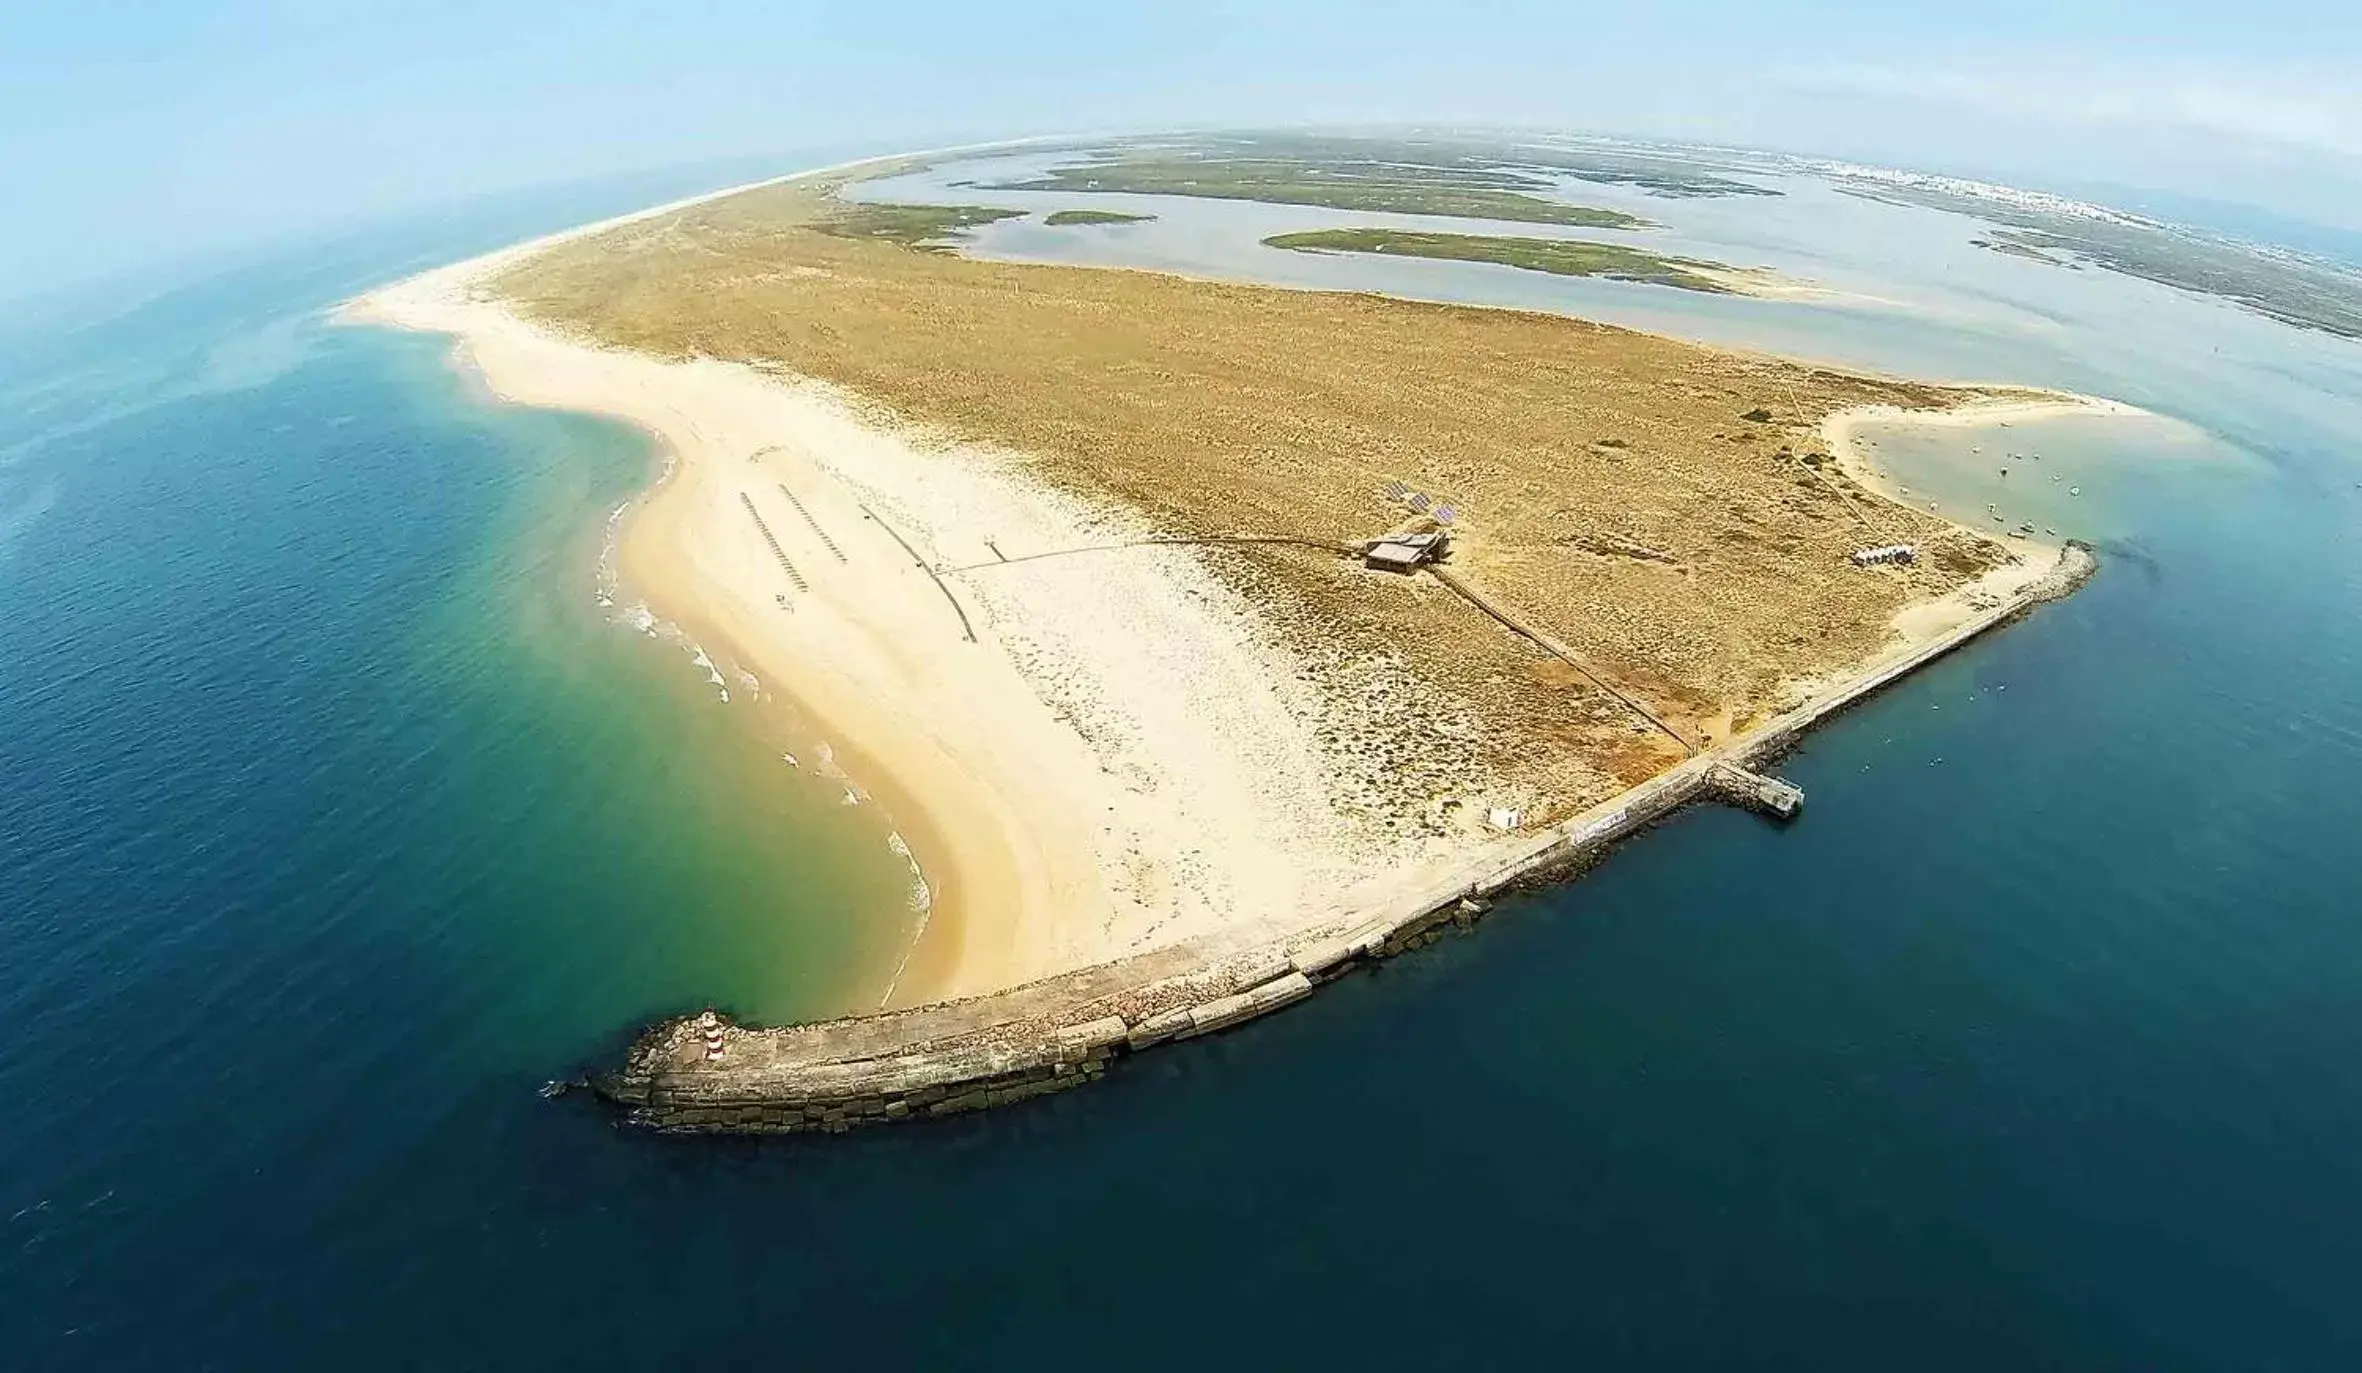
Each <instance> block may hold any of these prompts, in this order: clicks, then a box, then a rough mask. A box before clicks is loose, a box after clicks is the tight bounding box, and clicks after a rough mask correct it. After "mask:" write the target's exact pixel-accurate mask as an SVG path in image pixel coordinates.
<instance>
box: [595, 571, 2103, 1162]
mask: <svg viewBox="0 0 2362 1373" xmlns="http://www.w3.org/2000/svg"><path fill="white" fill-rule="evenodd" d="M2094 569H2095V564H2094V562H2093V560H2092V557H2091V554H2090V552H2089V551H2088V550H2087V549H2086V548H2084V547H2083V546H2081V545H2079V544H2070V545H2068V547H2067V548H2066V549H2064V550H2063V551H2062V552H2061V553H2060V555H2059V560H2058V564H2057V566H2056V567H2055V568H2053V569H2052V571H2051V572H2050V574H2049V575H2048V576H2046V577H2045V578H2043V579H2042V580H2041V581H2039V582H2037V583H2036V584H2034V585H2033V586H2030V587H2028V588H2027V589H2026V590H2024V591H2022V592H2020V593H2019V594H2018V595H2016V596H2014V597H2012V598H2010V599H2009V600H2007V601H2005V602H2003V603H2001V604H1999V605H1996V606H1994V607H1991V608H1989V609H1987V610H1984V611H1982V612H1980V613H1979V614H1977V615H1976V616H1975V617H1974V618H1972V619H1970V620H1969V621H1967V622H1966V623H1964V624H1962V625H1960V626H1959V627H1958V628H1957V629H1954V630H1953V631H1951V632H1950V633H1948V634H1946V635H1944V636H1943V637H1942V638H1940V639H1937V640H1936V641H1934V642H1932V643H1929V644H1926V645H1923V646H1921V647H1919V648H1917V649H1915V650H1912V651H1910V652H1908V653H1904V654H1900V655H1897V656H1896V657H1894V658H1893V659H1890V660H1888V661H1885V662H1882V663H1880V664H1878V665H1876V666H1875V667H1874V668H1873V669H1871V670H1870V671H1868V672H1866V673H1864V674H1863V675H1862V676H1861V677H1859V678H1856V679H1854V680H1853V681H1850V682H1848V683H1846V684H1844V685H1843V686H1841V687H1837V688H1834V689H1831V690H1829V691H1826V692H1824V693H1822V694H1821V695H1818V696H1816V697H1814V698H1812V699H1811V700H1808V701H1806V702H1804V703H1802V704H1800V705H1798V706H1796V707H1795V708H1793V709H1791V710H1789V711H1786V712H1784V713H1783V714H1781V715H1779V716H1777V717H1775V718H1773V719H1772V720H1771V721H1769V722H1768V723H1766V724H1765V725H1764V726H1763V727H1761V728H1759V729H1757V730H1755V731H1753V732H1751V733H1749V734H1746V735H1743V736H1741V737H1739V738H1736V739H1733V740H1731V741H1729V742H1728V743H1726V744H1724V745H1722V746H1721V747H1719V748H1716V749H1714V750H1711V751H1709V752H1706V753H1702V754H1699V755H1697V756H1695V757H1693V758H1691V759H1689V760H1688V761H1686V762H1684V763H1682V764H1681V765H1679V766H1677V767H1675V768H1673V769H1671V770H1669V771H1667V772H1664V773H1662V774H1660V775H1658V776H1656V777H1653V778H1651V779H1649V780H1648V781H1646V782H1643V783H1641V784H1640V785H1639V786H1637V787H1634V788H1632V789H1631V790H1629V791H1626V792H1624V793H1623V794H1622V795H1620V796H1617V797H1615V798H1614V799H1613V800H1610V801H1608V802H1605V803H1603V804H1602V805H1599V806H1597V807H1594V808H1593V809H1591V810H1589V811H1586V812H1585V813H1583V814H1581V815H1578V816H1576V817H1574V818H1573V819H1572V820H1569V821H1567V822H1566V823H1564V824H1561V825H1558V826H1554V827H1552V828H1550V829H1547V830H1541V831H1537V832H1535V833H1532V834H1530V835H1524V836H1521V837H1519V838H1517V839H1515V840H1504V841H1503V842H1502V843H1500V844H1497V845H1494V846H1492V847H1490V848H1488V849H1487V850H1486V852H1485V853H1484V854H1483V855H1481V856H1480V857H1479V858H1478V859H1477V860H1476V861H1473V862H1471V863H1470V864H1469V865H1468V866H1467V867H1466V868H1464V869H1462V870H1461V871H1459V872H1457V873H1455V874H1453V875H1452V876H1450V877H1449V878H1446V879H1444V880H1442V881H1439V882H1438V883H1436V884H1435V885H1433V886H1431V887H1429V888H1428V889H1426V890H1424V891H1421V892H1417V893H1414V894H1411V895H1407V896H1404V897H1402V898H1400V899H1398V900H1396V901H1393V902H1391V903H1389V904H1387V905H1385V906H1382V907H1378V908H1375V909H1370V910H1364V911H1359V912H1355V913H1353V914H1351V915H1349V916H1346V917H1342V918H1340V919H1337V920H1334V921H1331V922H1329V923H1328V924H1326V925H1322V926H1318V927H1314V928H1310V929H1304V930H1296V931H1291V932H1289V933H1287V934H1285V935H1274V934H1273V933H1271V932H1270V931H1267V930H1252V929H1242V930H1237V931H1229V932H1225V933H1224V934H1222V935H1220V936H1216V937H1208V938H1205V939H1200V940H1195V941H1190V942H1187V943H1182V944H1176V945H1172V946H1170V947H1167V948H1162V949H1156V950H1152V951H1150V952H1147V953H1143V954H1138V955H1135V956H1133V957H1130V958H1125V959H1120V960H1117V961H1115V962H1112V963H1104V964H1100V965H1098V966H1095V967H1091V968H1084V969H1080V970H1078V971H1075V972H1071V973H1064V974H1061V975H1058V976H1056V977H1051V978H1046V979H1044V980H1042V981H1039V982H1034V983H1030V984H1027V985H1025V986H1022V987H1015V988H1011V989H1009V990H1006V991H1001V992H995V993H992V994H990V995H987V996H981V997H974V998H970V999H968V1000H964V1001H955V1002H946V1003H941V1004H937V1005H932V1006H922V1007H917V1008H915V1009H912V1010H907V1011H898V1012H894V1013H892V1014H885V1015H875V1016H856V1017H851V1018H847V1019H843V1020H833V1021H824V1022H820V1023H817V1024H811V1025H797V1026H784V1027H778V1028H754V1027H748V1026H742V1025H738V1024H736V1023H734V1022H732V1021H730V1020H729V1019H728V1018H727V1017H725V1016H720V1015H718V1014H715V1013H712V1012H707V1013H704V1014H702V1015H697V1016H684V1017H681V1018H678V1019H675V1020H669V1021H665V1022H662V1023H659V1024H657V1025H655V1026H652V1027H651V1028H650V1029H649V1030H648V1031H647V1033H645V1034H644V1035H642V1036H641V1037H640V1039H639V1040H638V1041H637V1042H636V1043H635V1044H634V1045H633V1046H632V1048H631V1050H630V1051H629V1053H628V1054H627V1055H626V1056H625V1061H624V1062H623V1064H622V1065H621V1066H620V1067H618V1068H617V1069H615V1070H614V1071H612V1072H608V1073H604V1074H601V1075H599V1076H597V1077H596V1078H595V1079H594V1080H593V1082H592V1085H593V1087H594V1088H595V1089H596V1090H597V1091H598V1092H599V1093H600V1094H601V1095H602V1096H605V1097H606V1098H607V1099H609V1100H610V1101H613V1102H614V1103H616V1104H617V1105H618V1106H620V1107H621V1108H623V1110H624V1112H625V1114H626V1117H627V1118H628V1119H630V1120H632V1121H633V1122H635V1123H638V1124H642V1125H646V1126H650V1127H653V1128H656V1129H660V1130H670V1131H690V1132H727V1133H778V1132H789V1131H808V1130H832V1131H833V1130H844V1129H849V1128H851V1127H852V1126H854V1125H860V1124H870V1123H875V1122H880V1121H889V1120H900V1119H907V1118H910V1117H914V1116H930V1115H944V1114H950V1113H954V1112H959V1111H967V1110H975V1109H979V1108H982V1107H986V1106H997V1105H1002V1104H1005V1103H1008V1102H1013V1101H1020V1100H1024V1099H1025V1098H1028V1097H1033V1096H1039V1095H1042V1094H1044V1093H1047V1092H1054V1091H1059V1090H1062V1089H1064V1088H1066V1087H1071V1086H1075V1085H1077V1084H1080V1083H1083V1082H1087V1081H1090V1080H1091V1079H1093V1078H1095V1077H1097V1076H1099V1075H1100V1074H1101V1073H1102V1072H1104V1071H1105V1070H1106V1067H1107V1065H1108V1064H1109V1063H1110V1062H1111V1061H1112V1060H1114V1059H1116V1058H1118V1057H1120V1056H1122V1055H1125V1054H1130V1053H1136V1052H1139V1051H1140V1050H1143V1049H1147V1048H1151V1047H1153V1046H1155V1045H1158V1044H1162V1043H1166V1042H1170V1041H1175V1040H1181V1039H1187V1038H1190V1037H1192V1036H1195V1035H1201V1034H1209V1033H1212V1032H1215V1031H1218V1030H1223V1029H1227V1028H1229V1027H1231V1026H1233V1025H1237V1024H1241V1023H1243V1022H1245V1021H1248V1020H1252V1019H1254V1018H1256V1017H1258V1016H1261V1015H1266V1014H1269V1013H1270V1012H1272V1011H1275V1010H1278V1009H1280V1008H1282V1007H1284V1006H1289V1005H1292V1004H1294V1003H1295V1002H1297V1001H1300V1000H1302V999H1303V998H1304V997H1306V996H1309V995H1310V994H1311V993H1312V992H1313V991H1314V990H1315V989H1316V988H1317V987H1318V986H1319V985H1320V984H1321V983H1323V982H1326V981H1329V980H1331V979H1333V978H1336V977H1338V976H1341V975H1343V974H1345V973H1347V972H1349V971H1351V970H1353V969H1354V968H1356V967H1358V966H1361V965H1364V964H1366V963H1369V962H1372V961H1374V960H1377V959H1380V958H1385V957H1390V956H1392V955H1393V954H1396V953H1400V952H1402V951H1404V950H1406V949H1409V948H1413V947H1416V946H1418V945H1420V944H1423V943H1426V942H1428V941H1430V940H1433V939H1435V938H1438V937H1440V936H1441V934H1442V928H1441V927H1442V926H1443V925H1444V924H1445V923H1446V922H1448V921H1453V920H1460V921H1469V920H1473V919H1474V918H1475V917H1476V916H1477V915H1478V914H1480V913H1481V912H1482V911H1483V910H1484V909H1485V906H1486V903H1487V901H1488V899H1489V898H1491V897H1493V896H1495V895H1497V894H1499V893H1501V892H1503V891H1506V890H1510V889H1514V888H1516V887H1519V886H1521V885H1526V884H1531V883H1534V882H1537V881H1540V880H1543V879H1546V878H1549V877H1553V876H1558V875H1563V874H1565V873H1568V872H1570V871H1573V870H1576V869H1579V868H1581V867H1583V866H1586V865H1588V864H1589V863H1591V862H1593V861H1595V860H1596V859H1598V858H1599V857H1600V856H1602V855H1604V854H1605V853H1606V852H1607V851H1608V850H1609V849H1610V848H1611V847H1613V846H1614V845H1615V844H1617V843H1619V842H1620V841H1622V840H1624V839H1626V838H1628V837H1630V836H1631V835H1633V834H1635V833H1637V832H1639V831H1640V830H1642V829H1644V828H1646V827H1647V826H1649V825H1651V824H1654V823H1656V822H1657V821H1658V820H1660V819H1663V818H1664V817H1665V816H1667V815H1669V814H1671V813H1672V812H1673V811H1675V810H1677V809H1679V808H1680V807H1681V806H1683V805H1686V804H1688V803H1690V802H1691V801H1694V800H1698V799H1702V798H1703V799H1715V800H1723V801H1728V802H1732V803H1735V804H1742V805H1747V806H1749V807H1751V808H1754V809H1758V810H1763V811H1765V812H1767V813H1770V814H1773V815H1776V816H1779V817H1782V818H1785V817H1786V816H1788V815H1792V814H1793V813H1794V811H1795V808H1796V806H1797V805H1799V804H1801V801H1802V793H1801V792H1798V791H1797V790H1796V789H1795V788H1793V787H1790V786H1788V784H1786V783H1783V782H1779V781H1777V780H1776V779H1772V778H1769V777H1766V776H1763V775H1762V774H1761V773H1760V772H1759V771H1758V769H1760V768H1762V767H1763V766H1765V765H1766V764H1767V763H1769V762H1770V761H1771V760H1774V759H1776V758H1778V757H1780V756H1781V755H1782V754H1784V753H1786V752H1787V751H1788V750H1789V749H1790V748H1792V747H1793V746H1794V745H1795V743H1796V741H1797V740H1798V739H1799V738H1800V737H1801V736H1802V735H1803V733H1804V731H1806V730H1807V729H1810V728H1811V727H1812V726H1813V725H1815V724H1817V723H1819V722H1820V721H1822V720H1825V719H1827V718H1828V717H1829V716H1831V715H1834V714H1836V713H1837V712H1839V711H1841V710H1844V709H1845V708H1846V707H1848V706H1850V705H1852V704H1853V703H1854V702H1856V701H1859V700H1861V699H1863V698H1864V697H1867V696H1869V695H1871V694H1872V693H1874V692H1876V691H1878V690H1880V689H1881V688H1883V687H1885V686H1886V685H1888V684H1889V683H1891V682H1893V681H1895V680H1897V679H1898V678H1900V677H1902V676H1904V675H1906V674H1908V673H1910V672H1912V671H1914V670H1916V669H1918V668H1919V667H1921V666H1924V665H1925V664H1927V663H1929V662H1931V661H1933V660H1934V659H1936V658H1939V657H1941V656H1943V655H1944V654H1946V653H1949V652H1951V651H1952V650H1953V649H1955V648H1958V647H1959V646H1960V645H1962V644H1964V643H1967V642H1968V641H1969V640H1971V639H1973V638H1975V637H1976V636H1977V635H1979V634H1982V633H1984V632H1985V631H1987V630H1989V629H1992V628H1995V627H1996V626H1999V625H2001V624H2005V623H2007V622H2008V621H2010V620H2013V619H2015V618H2017V617H2018V616H2020V615H2023V614H2025V613H2026V612H2027V611H2028V610H2030V609H2032V608H2033V607H2034V606H2036V605H2038V604H2040V603H2041V602H2044V601H2048V600H2054V599H2057V598H2059V597H2061V596H2064V595H2066V594H2068V593H2069V592H2071V591H2073V590H2074V589H2075V588H2076V587H2078V586H2080V585H2081V584H2082V583H2083V582H2084V581H2085V580H2087V579H2088V578H2089V577H2090V576H2091V574H2092V572H2093V571H2094Z"/></svg>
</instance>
